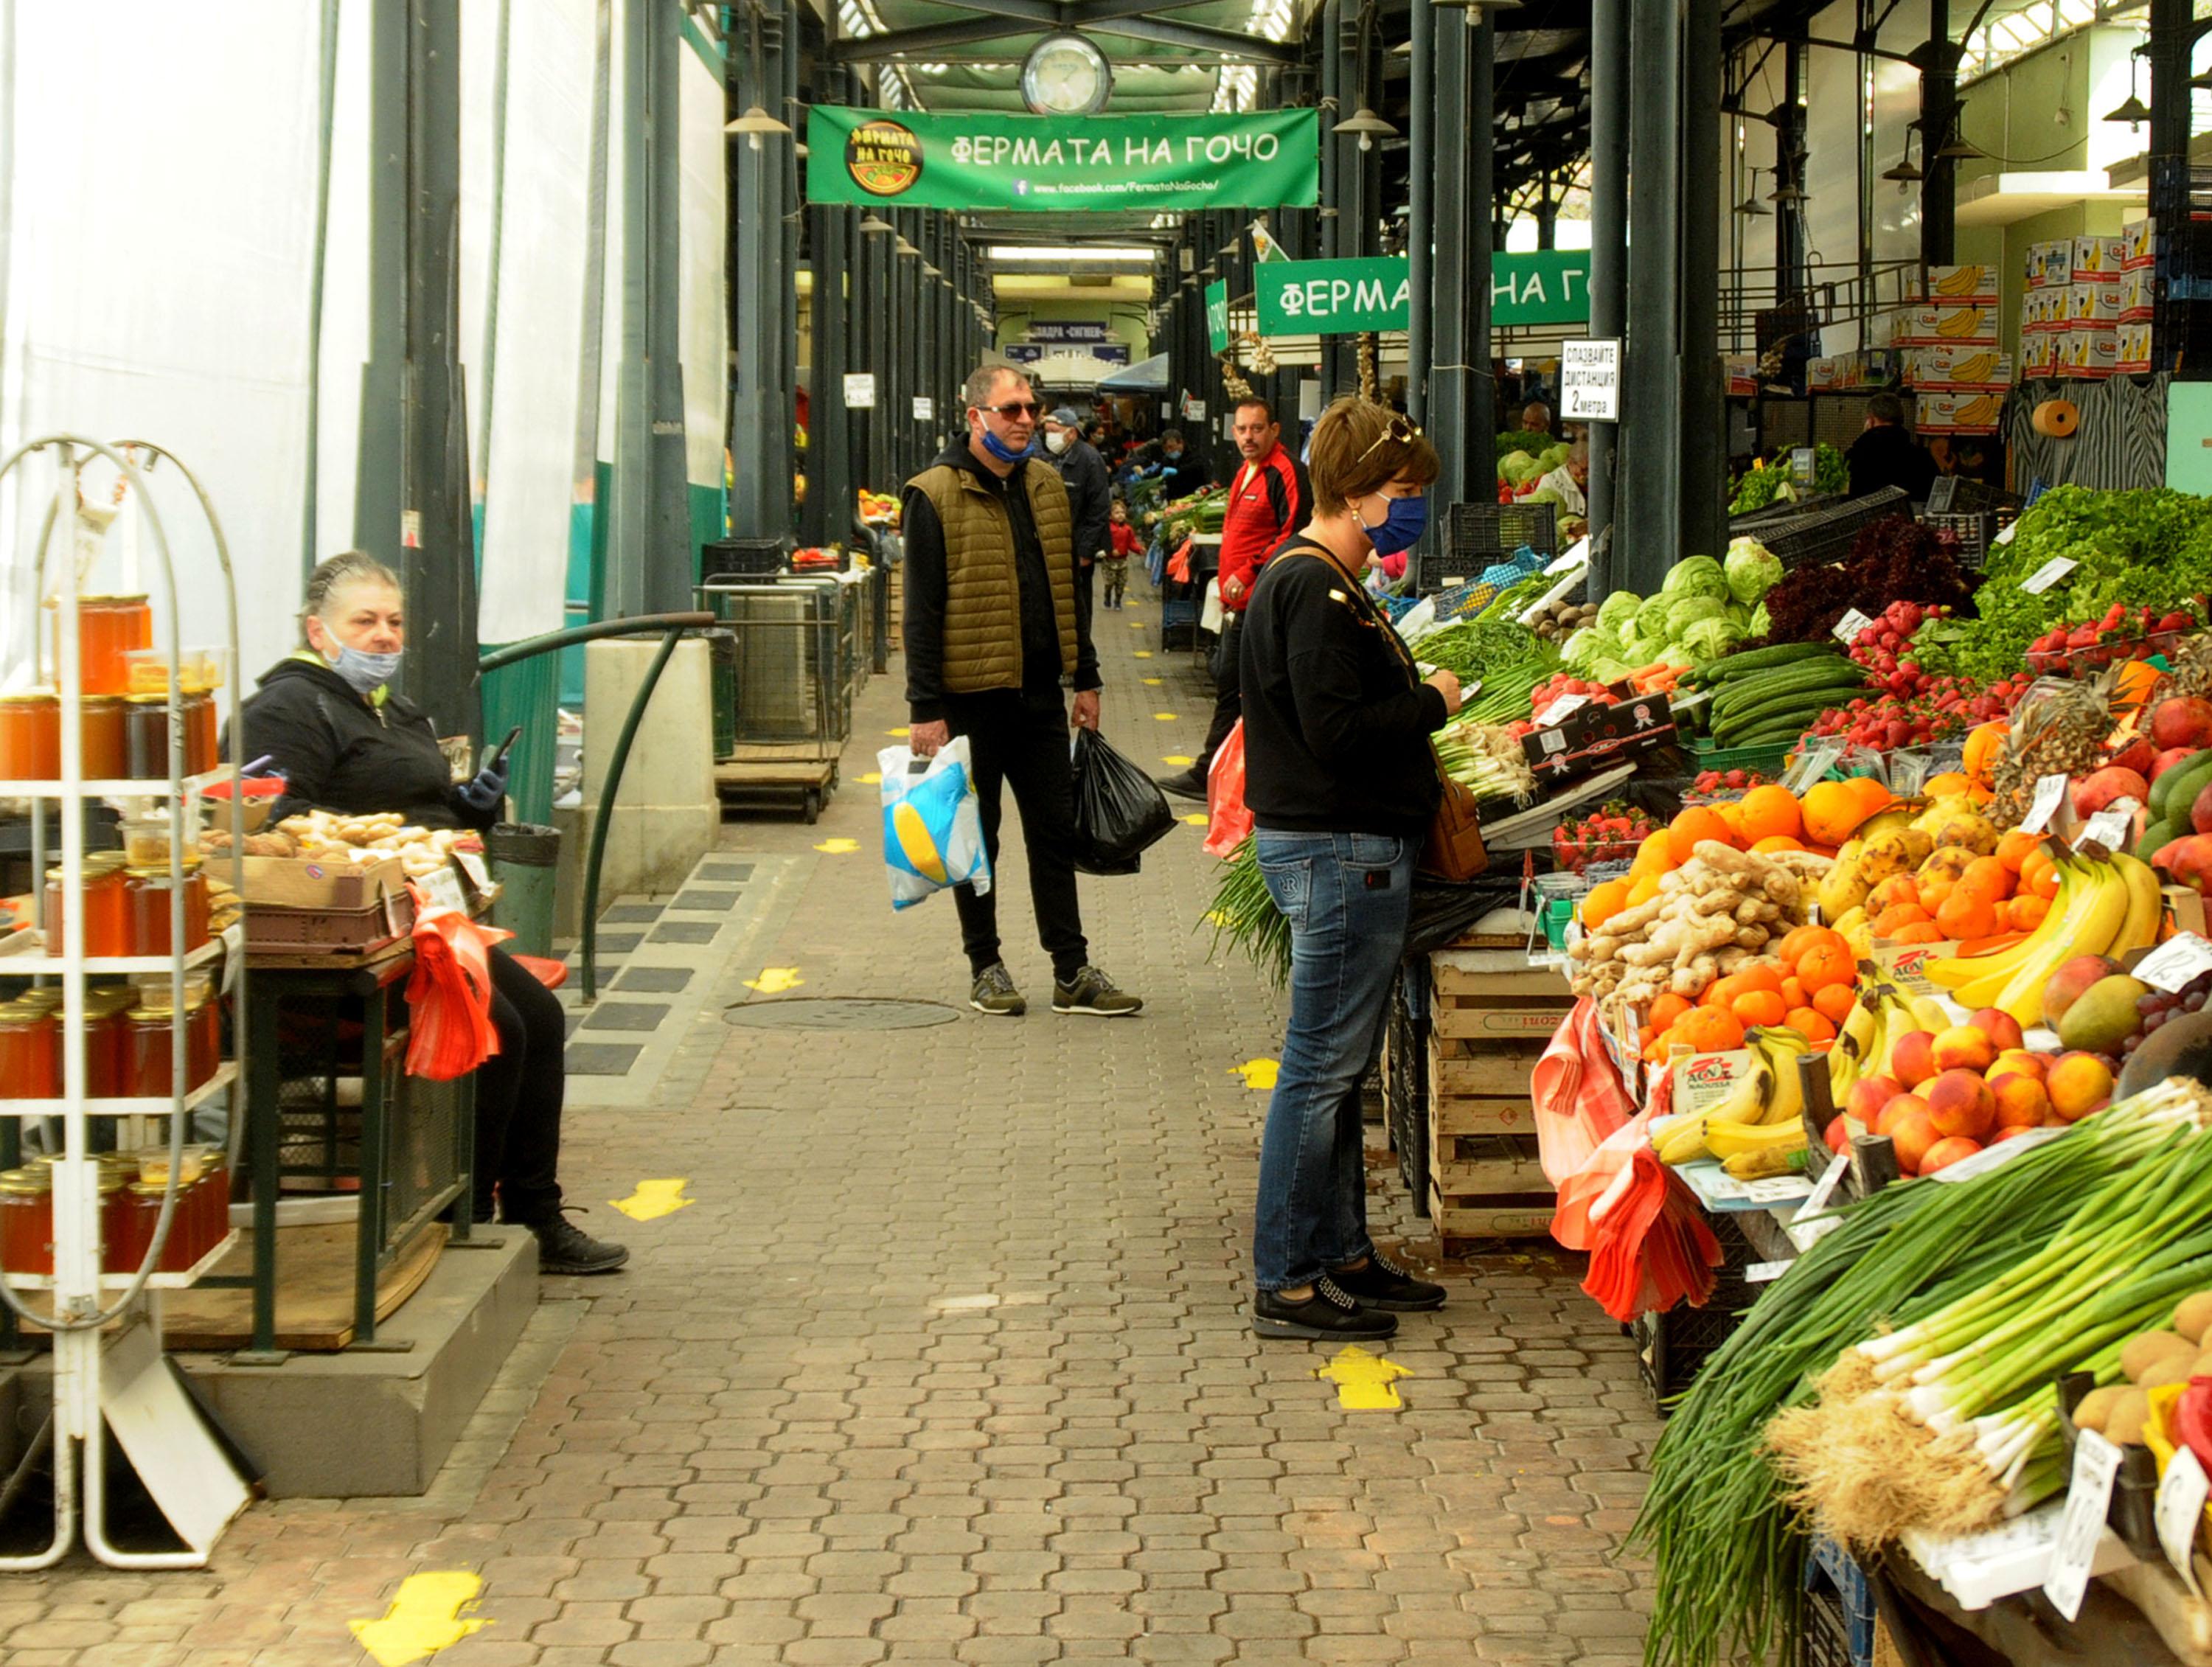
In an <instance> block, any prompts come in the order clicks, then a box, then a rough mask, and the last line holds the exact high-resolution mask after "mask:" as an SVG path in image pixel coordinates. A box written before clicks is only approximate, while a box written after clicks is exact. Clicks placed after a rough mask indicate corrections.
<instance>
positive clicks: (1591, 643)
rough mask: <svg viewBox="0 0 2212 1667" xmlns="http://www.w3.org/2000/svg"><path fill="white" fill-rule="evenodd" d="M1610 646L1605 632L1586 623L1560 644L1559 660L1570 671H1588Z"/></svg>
mask: <svg viewBox="0 0 2212 1667" xmlns="http://www.w3.org/2000/svg"><path fill="white" fill-rule="evenodd" d="M1610 646H1612V645H1611V643H1610V642H1609V641H1608V639H1607V637H1606V636H1605V634H1604V633H1603V632H1601V631H1599V630H1594V629H1593V628H1592V627H1590V626H1588V625H1585V626H1583V628H1582V629H1581V630H1578V631H1575V632H1573V633H1571V635H1570V636H1568V638H1567V640H1566V641H1565V642H1563V643H1561V644H1560V645H1559V660H1560V663H1561V664H1562V665H1564V666H1566V667H1567V669H1568V670H1569V671H1572V672H1588V671H1589V668H1590V667H1591V666H1594V665H1595V664H1596V663H1597V661H1598V660H1600V659H1601V658H1604V657H1605V651H1606V650H1607V648H1609V647H1610Z"/></svg>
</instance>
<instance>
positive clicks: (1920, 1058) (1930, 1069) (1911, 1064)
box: [1889, 1031, 1942, 1088]
mask: <svg viewBox="0 0 2212 1667" xmlns="http://www.w3.org/2000/svg"><path fill="white" fill-rule="evenodd" d="M1935 1048H1936V1038H1935V1037H1934V1036H1933V1035H1932V1034H1931V1033H1930V1032H1929V1031H1906V1032H1905V1034H1904V1035H1903V1036H1900V1037H1898V1038H1897V1041H1896V1043H1894V1044H1893V1046H1892V1047H1891V1049H1890V1050H1889V1074H1890V1075H1892V1076H1893V1077H1895V1078H1896V1079H1897V1080H1899V1082H1901V1083H1903V1084H1904V1085H1905V1086H1906V1087H1907V1088H1917V1087H1918V1086H1920V1085H1921V1084H1922V1083H1923V1082H1925V1081H1927V1080H1928V1079H1929V1078H1930V1077H1932V1076H1934V1075H1935V1074H1936V1072H1937V1071H1939V1070H1941V1069H1942V1067H1941V1066H1939V1065H1937V1064H1936V1053H1935Z"/></svg>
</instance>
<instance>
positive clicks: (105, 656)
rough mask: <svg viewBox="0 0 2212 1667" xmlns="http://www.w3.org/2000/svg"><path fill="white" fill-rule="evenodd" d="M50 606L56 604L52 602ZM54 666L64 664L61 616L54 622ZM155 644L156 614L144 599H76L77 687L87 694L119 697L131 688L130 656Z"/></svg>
mask: <svg viewBox="0 0 2212 1667" xmlns="http://www.w3.org/2000/svg"><path fill="white" fill-rule="evenodd" d="M52 605H53V604H52V603H49V604H48V606H50V607H51V606H52ZM53 630H54V664H55V665H56V666H59V665H60V664H61V663H62V653H61V617H60V615H59V613H58V612H57V613H56V615H55V618H54V621H53ZM153 642H154V611H153V610H152V609H151V608H150V607H149V606H148V605H147V602H146V599H145V598H144V597H143V596H80V597H78V598H77V599H76V655H77V687H78V688H79V689H80V690H81V691H83V692H84V693H85V694H88V695H120V694H125V693H127V692H128V691H129V690H130V687H131V659H130V656H131V650H133V649H134V648H150V647H151V646H152V645H153Z"/></svg>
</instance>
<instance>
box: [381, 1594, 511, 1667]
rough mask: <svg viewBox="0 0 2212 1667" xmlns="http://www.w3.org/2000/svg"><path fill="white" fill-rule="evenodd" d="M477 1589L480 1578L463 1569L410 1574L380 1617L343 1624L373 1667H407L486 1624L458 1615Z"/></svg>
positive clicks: (474, 1599)
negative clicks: (364, 1651)
mask: <svg viewBox="0 0 2212 1667" xmlns="http://www.w3.org/2000/svg"><path fill="white" fill-rule="evenodd" d="M479 1591H483V1581H481V1580H479V1579H477V1577H476V1576H475V1575H473V1574H469V1573H459V1572H456V1573H450V1574H410V1575H409V1576H408V1577H407V1578H406V1579H404V1580H402V1581H401V1582H400V1583H399V1590H398V1591H396V1592H394V1593H393V1594H392V1607H391V1608H390V1609H386V1610H385V1612H384V1615H383V1618H382V1619H381V1620H377V1621H347V1622H346V1625H347V1626H348V1627H351V1628H352V1629H353V1635H354V1636H355V1637H356V1638H357V1639H359V1640H361V1647H362V1649H364V1650H366V1651H368V1652H369V1654H371V1655H373V1656H374V1657H375V1658H376V1660H377V1667H407V1664H408V1663H409V1662H410V1661H427V1660H428V1659H429V1658H430V1657H432V1656H434V1655H435V1654H437V1653H438V1652H439V1651H441V1650H442V1649H444V1648H446V1647H447V1646H448V1645H453V1644H458V1643H459V1642H460V1641H461V1640H463V1639H465V1638H466V1637H467V1636H468V1635H469V1634H471V1633H473V1632H477V1631H479V1630H481V1629H482V1628H483V1627H489V1626H490V1625H491V1624H492V1623H491V1622H490V1621H464V1620H462V1619H461V1618H460V1615H461V1611H462V1610H463V1609H466V1608H467V1607H468V1606H469V1605H470V1604H471V1603H475V1602H476V1599H477V1593H478V1592H479Z"/></svg>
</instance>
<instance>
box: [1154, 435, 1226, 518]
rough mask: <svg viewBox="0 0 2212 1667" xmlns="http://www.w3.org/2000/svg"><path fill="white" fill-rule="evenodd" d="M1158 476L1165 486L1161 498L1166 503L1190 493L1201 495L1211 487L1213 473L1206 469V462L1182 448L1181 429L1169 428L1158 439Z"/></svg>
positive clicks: (1185, 496)
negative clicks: (1200, 493)
mask: <svg viewBox="0 0 2212 1667" xmlns="http://www.w3.org/2000/svg"><path fill="white" fill-rule="evenodd" d="M1160 476H1161V478H1162V479H1163V481H1164V483H1165V487H1166V490H1165V492H1164V499H1165V501H1166V502H1169V503H1173V502H1176V499H1178V498H1187V497H1188V496H1190V495H1191V494H1192V493H1194V492H1202V491H1204V490H1206V488H1207V487H1208V486H1210V485H1212V484H1213V474H1212V471H1211V470H1209V469H1208V468H1207V467H1206V459H1203V458H1201V457H1200V456H1199V455H1198V454H1197V453H1195V452H1193V451H1190V450H1188V449H1187V448H1186V447H1184V445H1183V440H1182V429H1169V430H1168V431H1167V432H1166V433H1164V434H1163V435H1161V436H1160Z"/></svg>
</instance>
